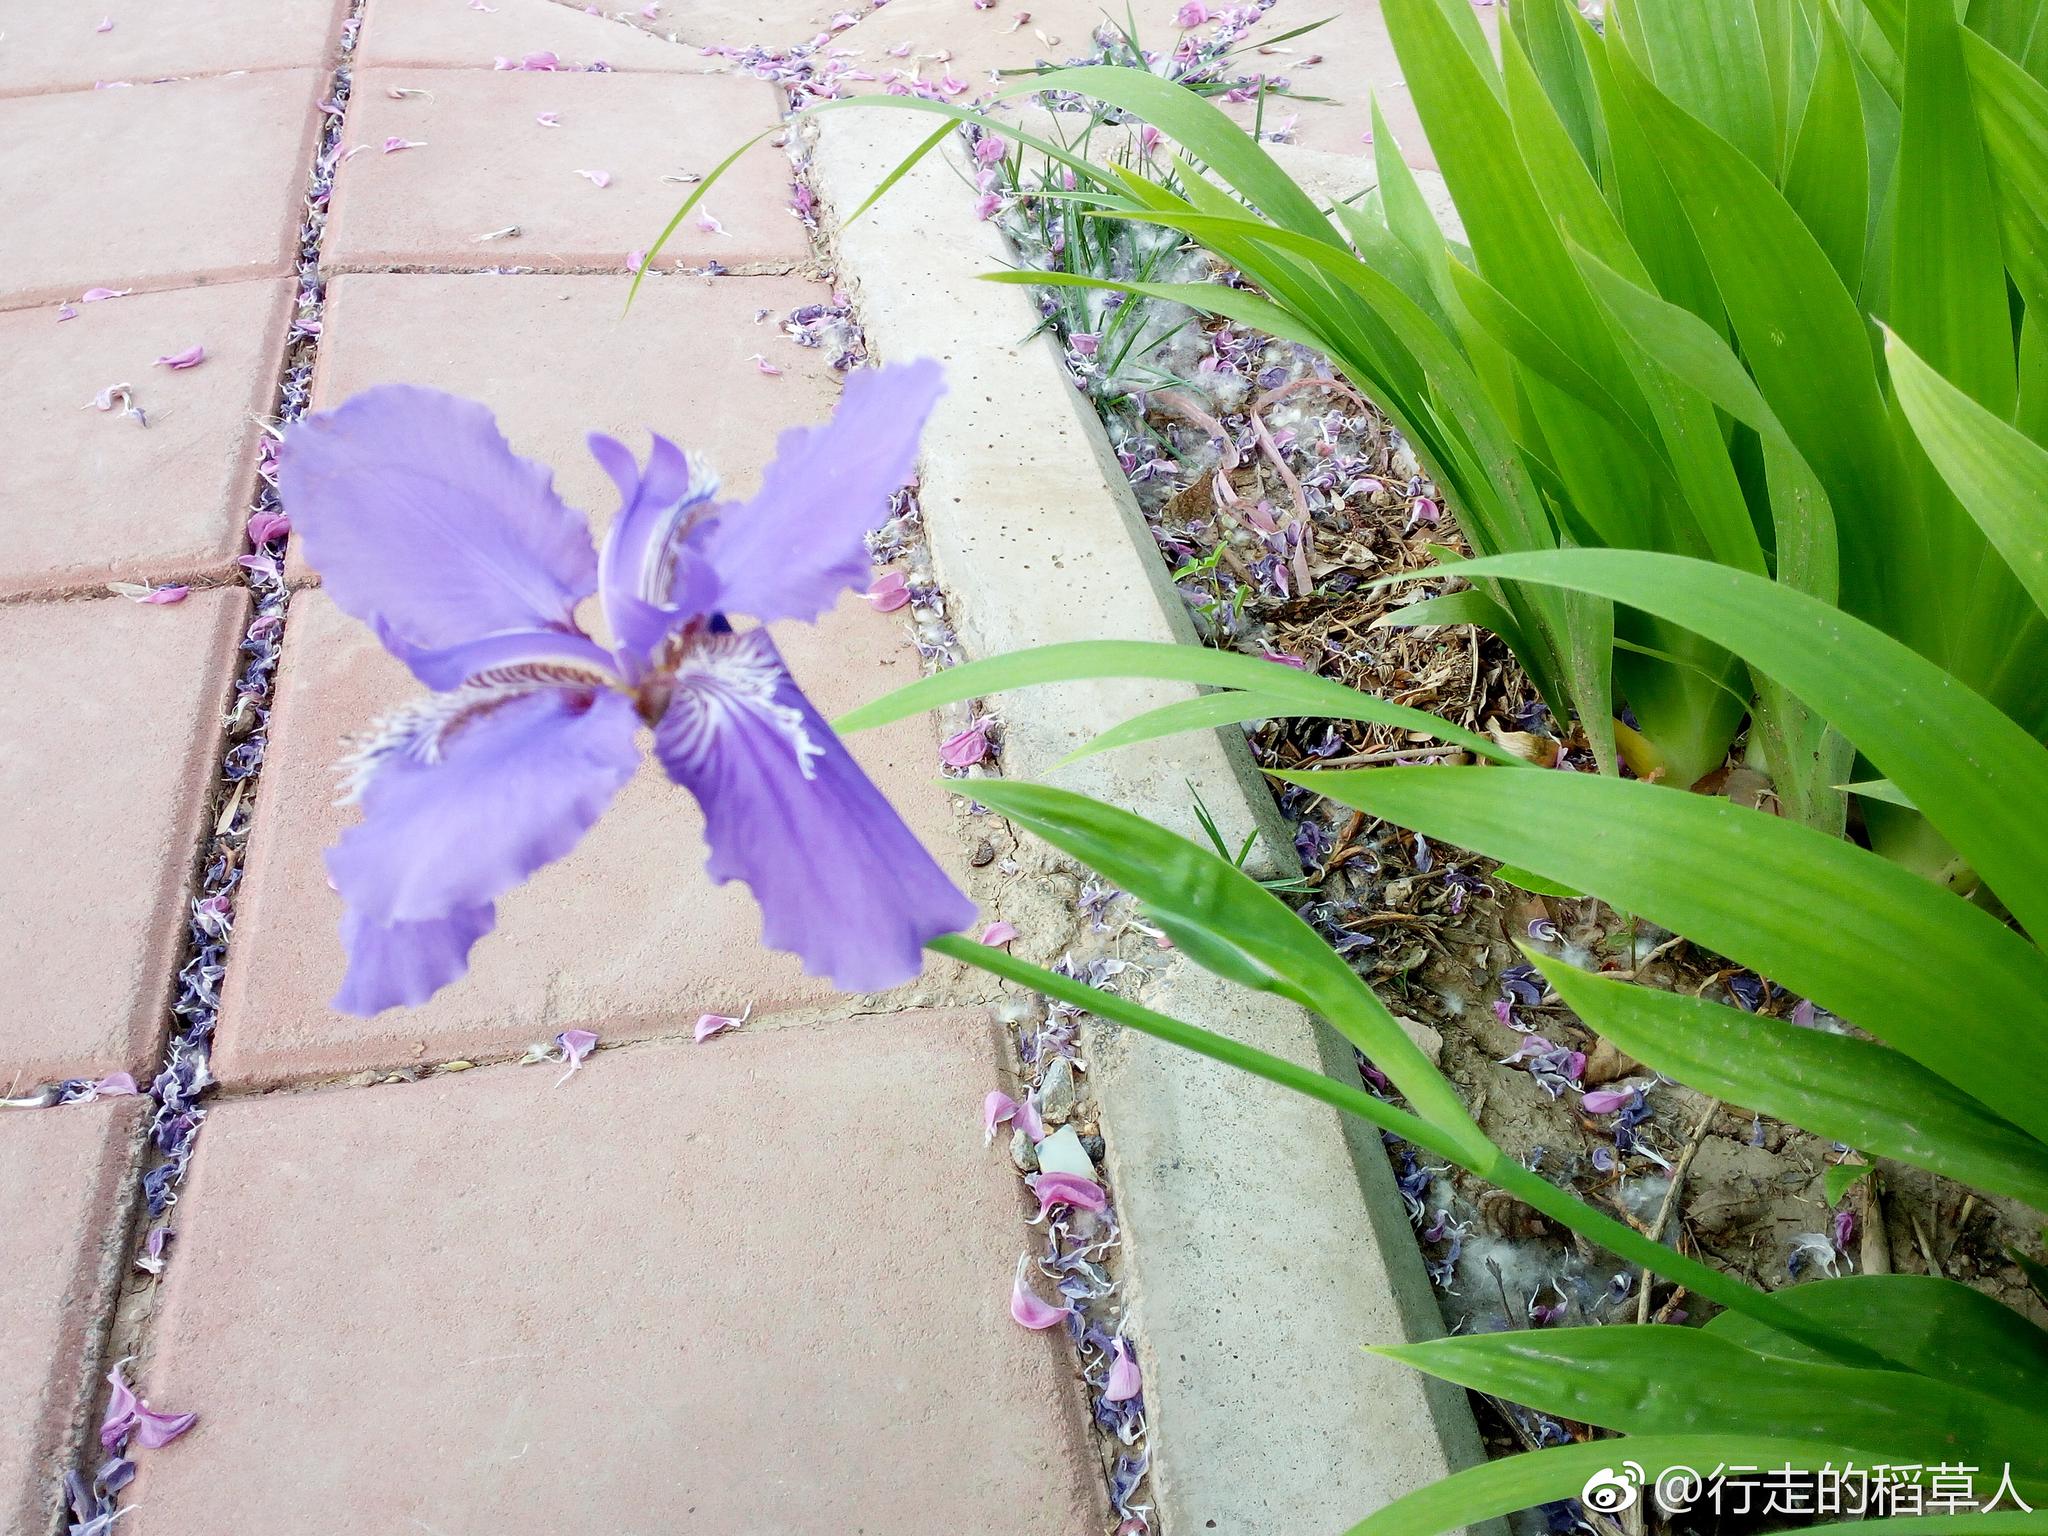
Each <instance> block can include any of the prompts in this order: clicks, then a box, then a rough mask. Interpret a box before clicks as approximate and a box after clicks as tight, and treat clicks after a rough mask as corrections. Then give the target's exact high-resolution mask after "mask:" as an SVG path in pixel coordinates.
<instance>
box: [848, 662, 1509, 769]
mask: <svg viewBox="0 0 2048 1536" xmlns="http://www.w3.org/2000/svg"><path fill="white" fill-rule="evenodd" d="M1098 677H1149V678H1157V679H1160V680H1162V681H1166V682H1177V683H1199V684H1202V685H1204V686H1206V687H1210V688H1244V689H1249V690H1250V691H1251V692H1253V693H1257V694H1262V695H1264V696H1265V697H1267V698H1270V699H1272V700H1274V701H1275V702H1284V703H1287V704H1292V705H1296V706H1299V707H1301V708H1303V709H1304V710H1305V711H1320V710H1327V711H1329V712H1330V713H1331V714H1332V715H1333V716H1335V717H1336V718H1338V719H1344V720H1370V721H1372V722H1374V723H1375V724H1378V725H1393V726H1399V727H1400V728H1401V729H1403V730H1408V731H1423V732H1427V733H1429V734H1431V735H1434V736H1439V737H1441V738H1442V739H1443V740H1445V741H1448V742H1454V743H1456V744H1457V745H1458V746H1461V747H1464V748H1465V749H1467V750H1468V751H1471V752H1476V753H1478V754H1479V755H1480V756H1481V757H1487V758H1491V759H1493V761H1495V762H1497V763H1502V764H1505V765H1507V766H1509V767H1527V766H1528V765H1527V764H1526V763H1524V762H1523V761H1522V760H1521V759H1520V758H1518V757H1516V756H1515V755H1514V753H1512V752H1510V751H1508V750H1507V748H1505V747H1503V746H1501V745H1500V744H1499V743H1498V742H1494V741H1490V740H1488V739H1487V738H1486V737H1484V736H1480V735H1478V734H1476V733H1474V732H1472V731H1468V730H1466V729H1465V728H1464V727H1463V726H1460V725H1453V724H1451V722H1450V721H1448V720H1445V719H1442V718H1440V717H1439V716H1436V715H1432V714H1429V713H1426V712H1425V711H1423V710H1419V709H1410V708H1408V706H1407V705H1405V704H1389V703H1387V702H1386V701H1385V700H1382V699H1375V698H1373V697H1372V696H1371V695H1370V694H1366V693H1360V692H1359V691H1358V690H1357V689H1356V688H1347V687H1345V686H1344V685H1343V684H1342V683H1338V682H1332V681H1331V680H1330V679H1329V678H1327V677H1317V676H1316V675H1315V674H1313V673H1310V672H1304V671H1302V670H1301V669H1300V668H1299V667H1290V666H1288V665H1287V664H1286V663H1284V662H1278V661H1261V660H1260V659H1259V658H1257V657H1256V656H1241V655H1239V654H1238V653H1236V652H1235V651H1212V650H1210V649H1208V648H1207V647H1205V646H1199V645H1172V644H1169V643H1167V642H1165V641H1162V640H1072V641H1067V642H1065V643H1063V644H1060V645H1035V646H1032V647H1031V648H1029V649H1028V650H1022V651H1011V652H1010V653H1008V654H1007V655H1003V656H988V657H984V658H983V659H981V660H980V661H970V662H965V663H963V664H962V665H960V666H957V667H948V668H946V670H945V671H943V672H934V673H933V674H932V675H931V676H930V677H921V678H919V679H918V680H917V681H916V682H914V683H907V684H905V685H904V686H903V687H901V688H898V689H896V690H895V691H894V692H893V693H885V694H883V695H882V697H880V698H879V699H873V700H870V701H869V702H868V703H866V704H863V705H861V706H860V707H859V708H858V709H852V710H849V711H847V713H845V714H843V715H841V716H840V717H839V718H838V719H837V720H835V721H833V722H832V728H833V729H834V730H836V731H839V732H842V733H844V732H849V731H865V730H870V729H872V728H873V727H875V726H878V725H887V724H889V722H891V721H892V720H903V719H907V718H908V717H909V716H911V715H921V714H923V713H924V712H925V711H926V710H928V709H937V708H938V707H939V706H940V705H942V704H957V703H959V702H961V701H962V700H964V699H978V698H980V697H981V696H982V695H983V694H989V693H1003V692H1005V691H1007V690H1008V689H1011V688H1033V687H1037V686H1039V685H1040V684H1044V683H1072V682H1081V681H1084V680H1086V679H1089V678H1098Z"/></svg>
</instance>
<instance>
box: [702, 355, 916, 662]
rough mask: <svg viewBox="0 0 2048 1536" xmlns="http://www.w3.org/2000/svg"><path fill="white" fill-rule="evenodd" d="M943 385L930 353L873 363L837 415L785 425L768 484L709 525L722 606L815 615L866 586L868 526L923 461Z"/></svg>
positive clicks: (765, 619)
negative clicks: (815, 423)
mask: <svg viewBox="0 0 2048 1536" xmlns="http://www.w3.org/2000/svg"><path fill="white" fill-rule="evenodd" d="M943 393H945V384H944V382H943V380H942V377H941V373H940V369H939V365H938V364H937V363H935V362H932V361H931V360H930V359H929V358H921V359H919V360H918V361H917V362H914V363H907V364H898V365H896V366H893V367H888V368H863V369H860V370H859V371H857V372H855V373H852V374H849V375H848V376H847V380H846V389H845V392H844V393H843V394H842V395H841V397H840V401H839V408H838V409H837V410H836V411H834V412H833V413H832V419H831V420H830V421H828V422H826V423H825V424H824V425H823V426H820V427H793V428H791V429H790V430H789V431H787V432H785V433H783V434H782V436H781V437H780V438H779V439H777V441H776V445H775V462H774V463H772V464H770V465H769V466H768V472H767V473H766V474H765V475H764V476H763V477H762V480H761V491H760V494H759V495H757V496H755V497H754V499H753V500H752V501H749V502H747V503H745V504H744V505H742V506H737V507H734V506H727V507H721V508H720V509H719V513H718V519H717V521H716V522H714V523H713V524H712V525H711V529H710V532H709V533H708V534H707V535H706V538H705V544H704V553H705V558H706V559H707V560H708V561H709V562H710V564H711V567H712V569H713V570H715V571H716V572H717V573H718V583H719V585H718V601H717V607H718V608H719V610H720V611H722V612H725V613H743V614H747V615H749V616H751V617H753V618H756V619H759V620H760V621H761V622H762V623H764V624H767V623H771V622H773V621H774V620H777V619H802V620H804V621H805V622H806V623H808V622H810V621H812V620H814V619H816V618H817V616H818V615H819V614H821V613H823V612H824V611H825V610H826V609H828V608H830V607H831V606H832V605H833V603H834V602H836V601H837V600H838V597H839V594H840V592H841V591H843V590H845V589H847V588H849V587H854V588H858V587H864V586H866V585H867V582H868V576H869V570H868V554H867V546H866V543H865V541H864V536H865V535H866V534H867V533H868V532H869V531H871V530H872V529H875V528H878V527H880V526H881V524H882V523H883V522H884V521H885V520H886V519H887V517H888V515H889V497H890V495H891V494H892V493H893V492H895V491H896V490H897V488H898V487H900V486H901V485H903V484H904V482H905V481H907V480H909V478H910V475H911V471H912V470H914V469H915V468H916V467H917V440H918V435H919V434H920V433H921V432H923V430H924V423H925V418H926V417H928V416H929V415H930V414H931V410H932V407H933V405H935V404H936V403H937V402H938V398H939V396H940V395H942V394H943Z"/></svg>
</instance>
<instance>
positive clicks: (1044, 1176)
mask: <svg viewBox="0 0 2048 1536" xmlns="http://www.w3.org/2000/svg"><path fill="white" fill-rule="evenodd" d="M1027 1182H1029V1184H1030V1185H1031V1192H1032V1193H1033V1194H1034V1195H1036V1196H1038V1214H1039V1215H1041V1216H1043V1215H1044V1214H1045V1213H1046V1212H1047V1211H1049V1210H1051V1209H1052V1208H1053V1207H1054V1206H1056V1205H1066V1206H1072V1207H1073V1208H1074V1209H1076V1210H1082V1211H1106V1210H1108V1209H1109V1196H1107V1195H1106V1194H1104V1193H1103V1192H1102V1186H1101V1185H1100V1184H1098V1183H1096V1182H1095V1181H1094V1180H1093V1179H1084V1178H1082V1177H1081V1176H1080V1175H1079V1174H1078V1173H1040V1174H1034V1175H1033V1176H1032V1177H1031V1178H1030V1179H1029V1180H1028V1181H1027Z"/></svg>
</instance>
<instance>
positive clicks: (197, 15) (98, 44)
mask: <svg viewBox="0 0 2048 1536" xmlns="http://www.w3.org/2000/svg"><path fill="white" fill-rule="evenodd" d="M347 11H348V5H347V3H346V0H93V3H92V4H91V5H89V6H88V5H18V6H12V7H10V8H9V9H8V12H7V41H6V46H5V47H4V48H0V95H4V96H15V95H24V94H28V93H32V92H38V91H66V90H70V91H75V90H86V89H89V88H90V87H91V86H93V85H94V84H95V83H96V82H99V81H103V80H105V81H112V80H135V81H147V80H161V79H163V78H165V77H167V76H174V75H218V74H225V73H226V72H227V71H229V70H235V69H289V68H294V67H311V66H314V65H322V64H325V63H326V62H327V59H328V55H329V53H330V52H331V50H332V49H333V47H334V45H335V40H336V38H337V36H338V35H339V33H340V30H341V18H342V17H343V16H344V15H345V14H347ZM103 23H112V25H110V26H108V27H107V30H105V31H104V32H102V31H101V30H100V27H101V25H102V24H103Z"/></svg>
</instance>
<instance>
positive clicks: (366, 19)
mask: <svg viewBox="0 0 2048 1536" xmlns="http://www.w3.org/2000/svg"><path fill="white" fill-rule="evenodd" d="M636 19H637V18H636ZM543 52H546V53H552V54H554V55H555V56H556V57H557V58H558V59H559V60H560V61H561V63H562V64H563V65H565V66H575V67H578V68H581V67H583V66H586V65H589V64H593V63H599V62H602V63H604V64H607V65H609V66H610V67H611V68H613V69H628V70H632V69H651V70H672V71H680V72H683V73H688V74H702V73H703V72H705V71H706V70H708V69H711V68H713V67H714V66H715V64H716V61H715V60H712V59H707V58H705V57H704V56H703V54H701V53H699V52H698V51H697V50H696V49H694V48H689V47H685V46H683V45H681V44H678V43H671V42H669V41H667V40H666V39H665V38H660V37H652V36H649V35H648V34H647V33H646V32H643V31H641V30H640V29H639V28H638V27H629V26H625V25H623V24H621V23H620V22H618V21H614V20H613V19H612V18H611V17H609V16H592V15H590V14H589V13H587V12H586V11H584V10H582V9H580V8H576V7H571V6H567V5H564V4H562V3H561V0H490V3H489V4H488V5H486V6H484V7H481V8H479V7H477V6H473V5H471V4H470V3H469V0H369V5H368V7H367V8H366V9H365V10H364V12H363V31H362V37H361V39H360V41H358V43H357V44H356V67H357V68H358V69H374V68H377V67H379V66H383V65H393V64H395V65H402V66H409V67H416V68H419V67H424V68H449V69H489V68H490V67H491V66H492V64H493V62H494V61H495V60H497V59H500V58H509V59H523V58H525V57H526V56H527V55H528V54H535V53H543Z"/></svg>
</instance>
